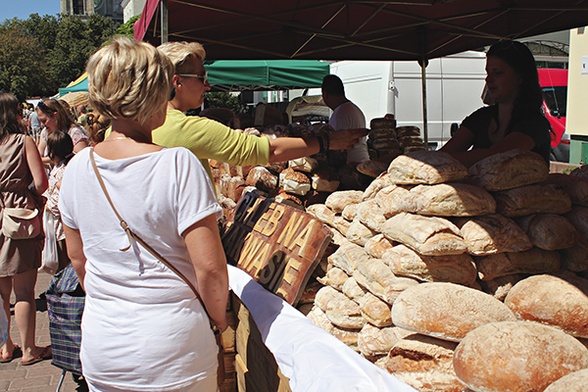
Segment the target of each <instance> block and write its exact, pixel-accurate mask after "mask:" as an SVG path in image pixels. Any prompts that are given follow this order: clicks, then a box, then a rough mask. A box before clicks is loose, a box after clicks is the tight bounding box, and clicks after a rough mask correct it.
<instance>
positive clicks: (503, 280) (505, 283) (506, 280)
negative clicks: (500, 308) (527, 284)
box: [481, 274, 526, 301]
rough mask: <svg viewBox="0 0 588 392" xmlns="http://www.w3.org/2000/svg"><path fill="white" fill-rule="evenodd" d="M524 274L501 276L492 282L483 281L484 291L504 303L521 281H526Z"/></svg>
mask: <svg viewBox="0 0 588 392" xmlns="http://www.w3.org/2000/svg"><path fill="white" fill-rule="evenodd" d="M525 277H526V275H524V274H512V275H505V276H500V277H498V278H495V279H492V280H485V281H482V284H481V286H482V290H484V292H485V293H488V294H490V295H492V296H493V297H494V298H496V299H497V300H499V301H504V299H505V298H506V296H507V295H508V292H509V291H510V290H511V289H512V288H513V287H514V285H515V284H517V283H518V282H519V281H521V280H523V279H525Z"/></svg>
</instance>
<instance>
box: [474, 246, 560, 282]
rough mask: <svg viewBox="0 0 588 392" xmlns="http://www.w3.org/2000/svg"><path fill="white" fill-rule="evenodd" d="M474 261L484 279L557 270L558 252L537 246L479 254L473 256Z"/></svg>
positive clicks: (479, 274) (558, 264) (558, 262)
mask: <svg viewBox="0 0 588 392" xmlns="http://www.w3.org/2000/svg"><path fill="white" fill-rule="evenodd" d="M474 261H475V262H476V267H477V268H478V276H479V277H480V279H482V280H485V281H486V280H492V279H496V278H498V277H500V276H505V275H511V274H545V273H550V272H557V271H558V270H559V267H560V259H559V254H558V253H557V252H556V251H553V250H543V249H539V248H531V249H529V250H526V251H524V252H508V253H498V254H495V255H489V256H480V257H475V258H474Z"/></svg>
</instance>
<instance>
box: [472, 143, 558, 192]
mask: <svg viewBox="0 0 588 392" xmlns="http://www.w3.org/2000/svg"><path fill="white" fill-rule="evenodd" d="M469 174H470V178H471V180H472V182H473V183H475V184H476V185H479V186H481V187H482V188H484V189H486V190H488V191H502V190H506V189H512V188H517V187H520V186H523V185H529V184H535V183H537V182H541V181H544V180H545V179H546V178H547V176H548V174H549V166H548V165H547V162H545V160H544V159H543V158H542V157H541V156H540V155H539V154H536V153H534V152H531V151H525V150H520V149H515V150H510V151H507V152H503V153H499V154H493V155H490V156H489V157H487V158H484V159H482V160H481V161H478V162H477V163H475V164H474V165H472V166H471V167H470V169H469Z"/></svg>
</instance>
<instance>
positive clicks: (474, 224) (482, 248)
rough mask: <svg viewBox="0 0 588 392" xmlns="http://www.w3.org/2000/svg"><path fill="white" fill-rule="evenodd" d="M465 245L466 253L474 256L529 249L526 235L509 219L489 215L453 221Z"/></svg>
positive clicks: (529, 245)
mask: <svg viewBox="0 0 588 392" xmlns="http://www.w3.org/2000/svg"><path fill="white" fill-rule="evenodd" d="M454 222H455V224H456V225H457V227H459V230H460V232H461V235H462V236H463V239H464V241H465V243H466V245H467V252H468V253H469V254H471V255H475V256H484V255H491V254H495V253H503V252H520V251H523V250H529V249H531V247H532V245H531V242H530V241H529V238H528V237H527V235H526V234H525V233H524V232H523V230H521V228H520V227H519V226H518V225H517V224H516V223H515V222H514V221H513V220H512V219H510V218H507V217H505V216H502V215H500V214H490V215H484V216H478V217H474V218H459V219H455V220H454Z"/></svg>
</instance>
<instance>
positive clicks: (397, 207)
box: [375, 185, 415, 218]
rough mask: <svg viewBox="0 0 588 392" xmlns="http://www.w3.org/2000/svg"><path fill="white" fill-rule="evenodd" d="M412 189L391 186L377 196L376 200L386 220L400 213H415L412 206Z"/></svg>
mask: <svg viewBox="0 0 588 392" xmlns="http://www.w3.org/2000/svg"><path fill="white" fill-rule="evenodd" d="M409 195H410V187H407V186H397V185H390V186H387V187H385V188H383V189H381V190H380V191H378V193H377V194H376V197H375V200H376V203H377V204H378V206H380V209H381V211H382V214H383V215H384V216H385V217H386V218H390V217H392V216H394V215H396V214H398V213H400V212H414V210H415V207H414V206H413V205H412V204H411V201H412V200H411V199H410V196H409Z"/></svg>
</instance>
